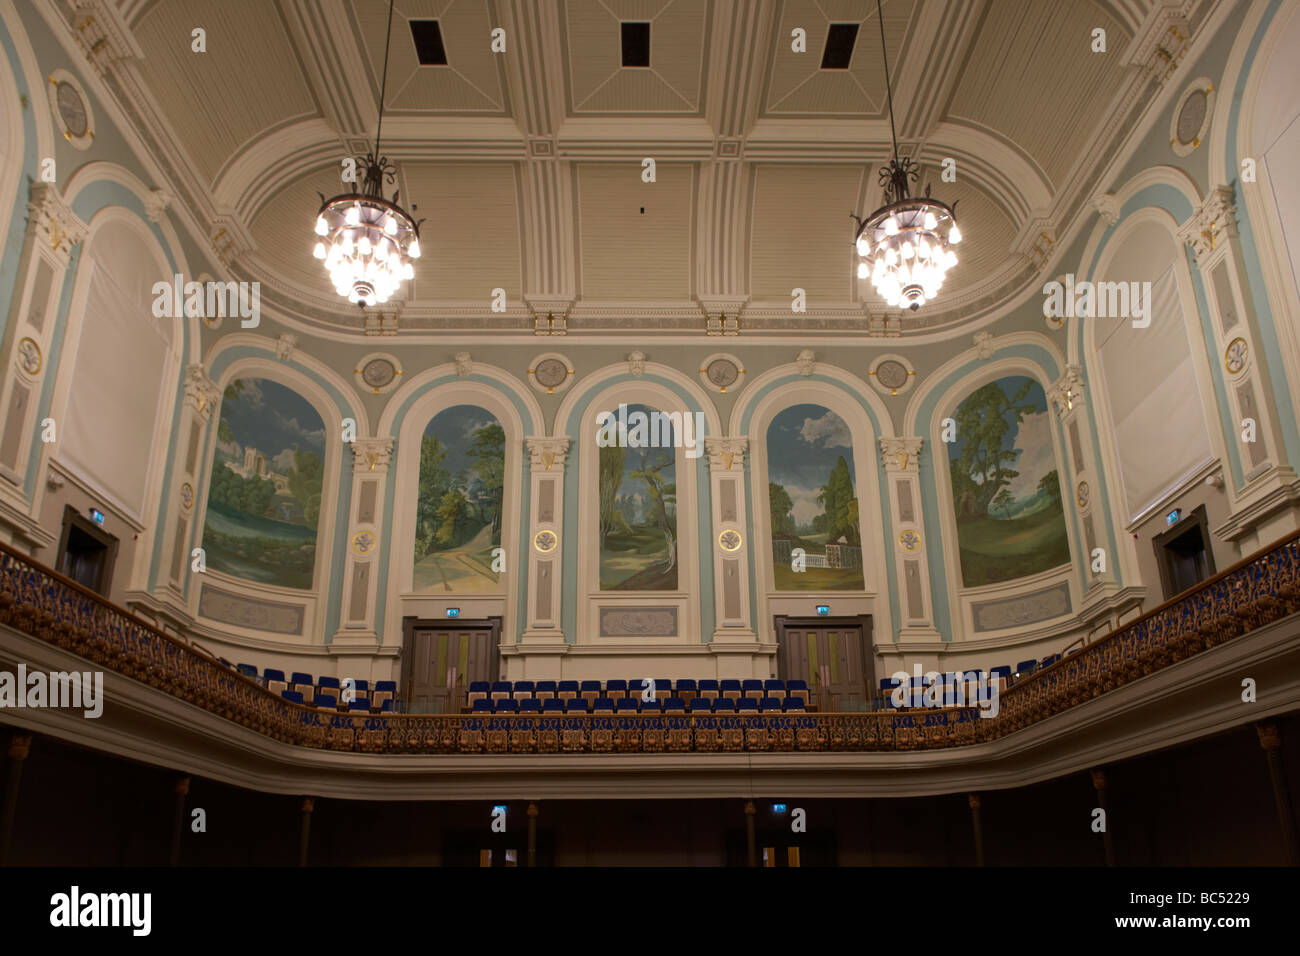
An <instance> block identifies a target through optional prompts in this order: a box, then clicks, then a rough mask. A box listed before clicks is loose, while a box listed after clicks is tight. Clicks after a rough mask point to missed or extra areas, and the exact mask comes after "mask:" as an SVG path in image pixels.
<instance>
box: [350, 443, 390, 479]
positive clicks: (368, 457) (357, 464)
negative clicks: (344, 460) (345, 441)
mask: <svg viewBox="0 0 1300 956" xmlns="http://www.w3.org/2000/svg"><path fill="white" fill-rule="evenodd" d="M396 441H397V439H395V438H393V436H391V435H388V436H385V437H383V438H356V439H353V441H352V473H353V474H354V475H355V474H361V473H362V472H367V471H378V472H386V471H387V470H388V465H389V463H390V462H391V461H392V460H393V445H394V443H395V442H396Z"/></svg>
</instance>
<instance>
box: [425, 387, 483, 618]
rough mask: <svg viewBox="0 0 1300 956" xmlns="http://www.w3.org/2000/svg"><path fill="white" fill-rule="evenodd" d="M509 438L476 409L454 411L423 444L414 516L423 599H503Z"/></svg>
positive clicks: (434, 423) (438, 420) (428, 431)
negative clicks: (498, 551)
mask: <svg viewBox="0 0 1300 956" xmlns="http://www.w3.org/2000/svg"><path fill="white" fill-rule="evenodd" d="M505 470H506V433H505V430H504V429H503V428H502V427H501V424H500V422H498V421H497V420H496V418H495V417H494V416H493V415H492V413H491V412H488V411H487V410H485V409H482V408H479V407H478V406H477V405H453V406H452V407H450V408H446V409H443V410H442V411H441V412H439V413H438V414H437V415H435V416H433V418H432V419H431V420H430V421H429V424H428V425H427V426H426V427H425V429H424V434H423V435H422V436H421V438H420V478H419V492H418V495H417V500H416V508H415V569H414V574H413V581H412V588H413V590H414V591H416V592H433V593H444V594H445V593H447V592H451V593H461V594H500V593H502V591H503V588H504V584H503V580H502V574H500V573H499V572H500V571H501V570H503V566H502V565H501V562H500V561H496V562H495V563H496V565H497V567H496V568H495V569H494V568H493V564H494V556H493V549H494V548H498V547H500V546H501V506H502V502H503V500H504V489H505Z"/></svg>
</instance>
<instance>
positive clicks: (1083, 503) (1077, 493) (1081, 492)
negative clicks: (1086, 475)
mask: <svg viewBox="0 0 1300 956" xmlns="http://www.w3.org/2000/svg"><path fill="white" fill-rule="evenodd" d="M1074 500H1075V503H1076V504H1078V506H1079V507H1080V508H1086V507H1088V502H1089V501H1091V500H1092V490H1091V489H1090V488H1089V487H1088V483H1087V482H1086V481H1081V482H1079V487H1078V488H1076V489H1074Z"/></svg>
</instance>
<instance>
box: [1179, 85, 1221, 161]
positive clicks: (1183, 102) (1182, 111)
mask: <svg viewBox="0 0 1300 956" xmlns="http://www.w3.org/2000/svg"><path fill="white" fill-rule="evenodd" d="M1213 115H1214V84H1213V83H1212V82H1211V81H1210V78H1209V77H1208V76H1202V77H1198V78H1196V79H1195V80H1192V82H1191V83H1189V84H1188V85H1187V88H1186V89H1184V90H1183V92H1182V95H1181V96H1180V97H1179V98H1178V102H1177V104H1176V105H1175V106H1174V115H1173V117H1172V120H1171V122H1170V124H1169V147H1170V149H1172V150H1173V151H1174V153H1175V154H1176V155H1178V156H1188V155H1190V154H1191V153H1192V152H1193V151H1195V150H1196V148H1197V147H1198V146H1200V145H1201V144H1202V143H1203V142H1205V137H1206V134H1207V132H1208V131H1209V128H1210V119H1211V117H1212V116H1213Z"/></svg>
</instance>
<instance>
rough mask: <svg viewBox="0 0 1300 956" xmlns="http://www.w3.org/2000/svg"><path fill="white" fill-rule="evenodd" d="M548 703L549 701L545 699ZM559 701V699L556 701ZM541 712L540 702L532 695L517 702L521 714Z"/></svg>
mask: <svg viewBox="0 0 1300 956" xmlns="http://www.w3.org/2000/svg"><path fill="white" fill-rule="evenodd" d="M547 703H548V704H549V703H550V701H547ZM556 703H559V701H556ZM541 712H542V702H541V701H540V700H537V699H536V698H534V697H529V698H528V699H527V700H521V701H520V702H519V713H521V714H540V713H541Z"/></svg>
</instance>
